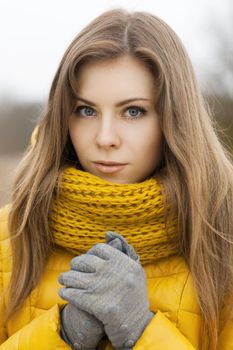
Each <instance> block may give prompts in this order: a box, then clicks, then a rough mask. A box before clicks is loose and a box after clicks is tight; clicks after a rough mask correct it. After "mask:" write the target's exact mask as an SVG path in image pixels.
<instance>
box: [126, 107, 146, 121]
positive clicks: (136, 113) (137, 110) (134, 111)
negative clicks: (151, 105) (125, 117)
mask: <svg viewBox="0 0 233 350" xmlns="http://www.w3.org/2000/svg"><path fill="white" fill-rule="evenodd" d="M126 111H131V112H130V113H129V114H130V117H132V118H140V117H141V116H143V115H144V114H145V113H146V110H145V109H144V108H142V107H137V106H130V107H128V108H127V109H126Z"/></svg>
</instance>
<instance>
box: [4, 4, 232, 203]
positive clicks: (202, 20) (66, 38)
mask: <svg viewBox="0 0 233 350" xmlns="http://www.w3.org/2000/svg"><path fill="white" fill-rule="evenodd" d="M115 7H123V8H126V9H128V10H132V11H137V10H138V11H140V10H141V11H149V12H152V13H153V14H155V15H157V16H159V17H161V18H162V19H164V20H165V21H166V22H167V23H168V24H169V25H170V26H171V27H172V28H173V29H174V30H175V31H176V33H177V34H178V35H179V37H180V38H181V40H182V41H183V43H184V45H185V47H186V49H187V51H188V53H189V55H190V58H191V60H192V62H193V65H194V69H195V72H196V75H197V78H198V81H199V84H200V86H201V89H202V91H203V94H204V95H205V98H206V99H207V101H208V103H209V105H210V108H211V110H212V111H213V115H214V118H215V119H216V121H217V123H218V125H219V126H220V129H221V130H222V133H221V136H220V137H221V138H222V140H223V142H224V144H225V145H227V147H228V149H229V150H231V151H232V152H233V1H232V0H221V1H219V0H189V1H187V0H163V1H161V0H141V1H136V0H133V1H132V0H127V1H125V0H124V1H122V0H118V1H117V0H116V1H111V0H92V1H90V0H85V1H84V2H81V1H77V0H66V1H65V0H49V1H48V0H40V1H33V0H21V1H19V2H18V1H17V0H15V1H14V0H0V41H1V61H0V62H1V63H0V206H2V205H4V204H6V203H8V202H9V201H10V184H11V181H12V178H13V176H14V173H15V169H16V167H17V165H18V164H19V161H20V159H21V158H22V155H23V153H24V151H25V149H26V147H27V145H28V143H29V142H30V136H31V133H32V130H33V129H34V127H35V125H36V122H37V119H38V118H39V117H40V113H41V112H42V110H43V107H44V105H45V104H46V100H47V98H48V94H49V89H50V85H51V82H52V79H53V76H54V74H55V72H56V69H57V67H58V64H59V62H60V60H61V58H62V55H63V53H64V51H65V50H66V48H67V46H68V45H69V43H70V42H71V40H72V39H73V38H74V36H75V35H76V34H77V33H78V32H79V31H80V30H81V29H82V28H83V27H84V26H85V25H86V24H87V23H88V22H89V21H91V20H92V19H94V18H95V17H96V16H97V15H99V14H100V13H102V12H103V11H105V10H109V9H111V8H115Z"/></svg>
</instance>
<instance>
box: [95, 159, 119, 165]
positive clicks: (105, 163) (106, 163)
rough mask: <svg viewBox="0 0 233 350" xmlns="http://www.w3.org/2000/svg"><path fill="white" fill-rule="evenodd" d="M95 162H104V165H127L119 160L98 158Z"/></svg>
mask: <svg viewBox="0 0 233 350" xmlns="http://www.w3.org/2000/svg"><path fill="white" fill-rule="evenodd" d="M94 163H95V164H102V165H125V163H119V162H114V161H107V160H97V161H96V162H94Z"/></svg>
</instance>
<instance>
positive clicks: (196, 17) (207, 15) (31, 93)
mask: <svg viewBox="0 0 233 350" xmlns="http://www.w3.org/2000/svg"><path fill="white" fill-rule="evenodd" d="M231 1H232V0H141V1H137V0H123V1H122V0H115V1H113V0H92V1H90V0H82V1H81V0H80V1H78V0H40V1H39V0H38V1H35V0H20V1H17V0H0V41H1V46H0V47H1V56H0V57H1V59H0V62H1V64H0V99H1V100H2V99H4V98H6V97H10V96H12V97H16V98H18V99H25V100H43V99H46V98H47V96H48V93H49V89H50V85H51V82H52V79H53V76H54V74H55V71H56V69H57V66H58V64H59V62H60V60H61V57H62V55H63V53H64V51H65V49H66V48H67V46H68V45H69V43H70V42H71V40H72V39H73V38H74V36H75V35H76V34H77V33H78V32H79V31H80V30H81V29H82V28H83V27H84V26H85V25H86V24H87V23H88V22H90V21H91V20H92V19H93V18H95V17H96V16H97V15H99V14H100V13H101V12H103V11H105V10H108V9H111V8H115V7H124V8H126V9H129V10H144V11H149V12H152V13H153V14H155V15H158V16H160V17H161V18H162V19H164V20H165V21H166V22H167V23H168V24H169V25H170V26H171V27H172V28H173V29H174V30H175V31H176V32H177V34H178V35H179V36H180V38H181V39H182V41H183V43H184V45H185V46H186V49H187V50H188V52H189V55H190V56H191V59H192V61H193V64H194V68H195V71H196V73H197V75H198V78H199V80H202V76H203V74H204V72H205V70H206V69H208V67H209V66H210V65H211V64H212V62H213V61H214V60H213V45H214V32H213V26H214V24H215V23H216V22H218V23H220V24H221V25H224V24H225V23H226V24H227V23H228V12H229V4H230V2H231Z"/></svg>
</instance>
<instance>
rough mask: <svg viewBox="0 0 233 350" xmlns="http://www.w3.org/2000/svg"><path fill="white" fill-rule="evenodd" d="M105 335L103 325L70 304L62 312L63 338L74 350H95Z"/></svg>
mask: <svg viewBox="0 0 233 350" xmlns="http://www.w3.org/2000/svg"><path fill="white" fill-rule="evenodd" d="M103 335H104V327H103V324H102V323H101V322H100V321H98V320H97V319H96V318H95V317H94V316H92V315H90V314H88V313H87V312H86V311H83V310H80V309H78V308H77V307H76V306H74V305H72V304H71V303H68V304H67V305H66V306H65V308H64V309H63V310H62V312H61V336H62V338H63V340H65V342H66V343H67V344H68V345H70V347H71V348H72V349H82V350H95V349H96V347H97V345H98V343H99V342H100V340H101V338H102V337H103Z"/></svg>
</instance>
